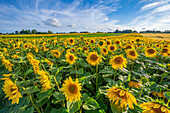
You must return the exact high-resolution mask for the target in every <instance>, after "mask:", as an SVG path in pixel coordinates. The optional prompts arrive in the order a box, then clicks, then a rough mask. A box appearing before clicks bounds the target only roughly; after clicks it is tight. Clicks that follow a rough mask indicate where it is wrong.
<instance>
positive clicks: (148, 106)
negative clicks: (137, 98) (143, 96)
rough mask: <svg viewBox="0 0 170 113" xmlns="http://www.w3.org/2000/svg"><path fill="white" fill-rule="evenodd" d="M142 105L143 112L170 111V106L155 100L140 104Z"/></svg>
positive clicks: (163, 112) (162, 112)
mask: <svg viewBox="0 0 170 113" xmlns="http://www.w3.org/2000/svg"><path fill="white" fill-rule="evenodd" d="M140 107H141V108H142V109H144V111H143V112H142V113H170V109H169V108H167V107H166V106H164V105H162V104H159V103H155V102H145V103H142V104H140Z"/></svg>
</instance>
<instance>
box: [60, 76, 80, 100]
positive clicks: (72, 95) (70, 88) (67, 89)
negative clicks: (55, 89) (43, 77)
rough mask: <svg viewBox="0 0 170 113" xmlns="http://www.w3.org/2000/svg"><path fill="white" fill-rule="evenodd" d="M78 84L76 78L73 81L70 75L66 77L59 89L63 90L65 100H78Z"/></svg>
mask: <svg viewBox="0 0 170 113" xmlns="http://www.w3.org/2000/svg"><path fill="white" fill-rule="evenodd" d="M80 85H81V83H79V82H78V79H77V78H76V81H75V82H74V81H73V80H72V78H71V76H69V79H68V78H67V79H66V80H65V81H64V83H63V85H62V86H63V87H62V88H61V91H62V92H64V93H63V94H64V95H65V97H66V100H67V101H68V100H69V101H70V102H73V101H77V100H80V97H81V93H80V91H81V90H82V89H81V88H82V86H80Z"/></svg>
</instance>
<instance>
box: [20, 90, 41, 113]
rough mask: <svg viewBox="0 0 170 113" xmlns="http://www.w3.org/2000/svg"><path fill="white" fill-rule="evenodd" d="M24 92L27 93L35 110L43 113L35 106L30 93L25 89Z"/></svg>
mask: <svg viewBox="0 0 170 113" xmlns="http://www.w3.org/2000/svg"><path fill="white" fill-rule="evenodd" d="M23 90H24V91H25V92H26V93H27V95H28V97H29V99H30V101H31V103H32V105H33V106H34V107H35V109H36V110H37V111H38V113H41V111H40V110H39V108H38V107H37V106H36V105H35V104H34V102H33V100H32V97H31V96H30V95H29V93H28V92H27V90H26V89H25V88H23Z"/></svg>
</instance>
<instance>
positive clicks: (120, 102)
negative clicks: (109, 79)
mask: <svg viewBox="0 0 170 113" xmlns="http://www.w3.org/2000/svg"><path fill="white" fill-rule="evenodd" d="M106 90H107V91H108V92H107V95H106V96H107V97H108V98H109V100H110V101H111V102H112V103H114V104H115V105H117V106H118V107H119V108H124V109H126V107H127V105H128V106H129V108H130V109H134V106H133V104H135V105H137V102H136V98H135V97H134V96H133V95H132V94H131V93H129V92H128V91H126V90H123V89H121V88H117V87H113V86H112V87H111V88H109V89H106Z"/></svg>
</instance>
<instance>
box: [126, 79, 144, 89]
mask: <svg viewBox="0 0 170 113" xmlns="http://www.w3.org/2000/svg"><path fill="white" fill-rule="evenodd" d="M128 85H129V87H134V88H140V87H141V86H142V84H141V83H140V82H135V81H129V83H128Z"/></svg>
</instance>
